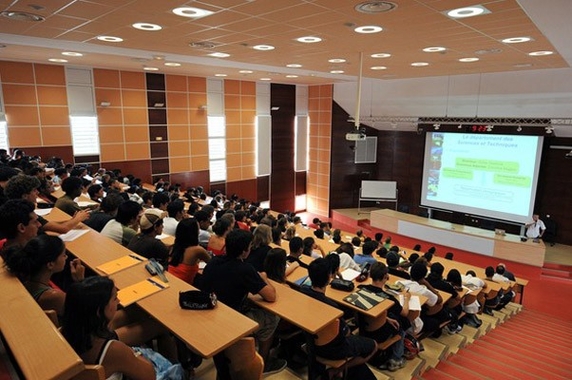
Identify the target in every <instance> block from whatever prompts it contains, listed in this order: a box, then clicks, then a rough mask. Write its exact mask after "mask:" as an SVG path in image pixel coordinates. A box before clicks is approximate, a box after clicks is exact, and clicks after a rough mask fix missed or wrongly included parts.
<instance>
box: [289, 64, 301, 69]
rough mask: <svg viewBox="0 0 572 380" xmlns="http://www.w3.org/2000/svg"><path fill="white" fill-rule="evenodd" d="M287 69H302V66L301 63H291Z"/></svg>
mask: <svg viewBox="0 0 572 380" xmlns="http://www.w3.org/2000/svg"><path fill="white" fill-rule="evenodd" d="M286 67H295V68H297V67H302V65H301V64H299V63H289V64H287V65H286Z"/></svg>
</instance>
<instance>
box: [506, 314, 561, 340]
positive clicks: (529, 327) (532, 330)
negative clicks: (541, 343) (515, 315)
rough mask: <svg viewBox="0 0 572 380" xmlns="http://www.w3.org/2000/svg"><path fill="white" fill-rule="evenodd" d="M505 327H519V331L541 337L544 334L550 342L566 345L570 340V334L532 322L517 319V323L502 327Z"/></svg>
mask: <svg viewBox="0 0 572 380" xmlns="http://www.w3.org/2000/svg"><path fill="white" fill-rule="evenodd" d="M504 326H506V327H515V328H517V327H520V329H521V330H525V331H527V332H528V333H529V334H531V335H534V336H538V337H542V336H546V334H548V335H550V336H551V340H553V341H558V342H561V343H562V344H568V343H569V342H570V340H572V332H567V331H562V330H563V329H562V328H558V327H548V326H546V325H539V324H538V323H534V322H532V321H527V320H522V319H519V320H518V321H516V320H515V321H508V322H506V324H505V325H504Z"/></svg>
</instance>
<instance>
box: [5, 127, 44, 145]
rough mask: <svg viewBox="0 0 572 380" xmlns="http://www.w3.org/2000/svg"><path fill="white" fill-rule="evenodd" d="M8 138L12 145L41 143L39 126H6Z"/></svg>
mask: <svg viewBox="0 0 572 380" xmlns="http://www.w3.org/2000/svg"><path fill="white" fill-rule="evenodd" d="M8 138H9V139H10V145H11V146H12V147H18V146H41V145H42V140H41V139H40V128H39V127H16V128H8Z"/></svg>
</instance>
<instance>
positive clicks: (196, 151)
mask: <svg viewBox="0 0 572 380" xmlns="http://www.w3.org/2000/svg"><path fill="white" fill-rule="evenodd" d="M208 154H209V143H208V141H207V140H203V141H191V156H208Z"/></svg>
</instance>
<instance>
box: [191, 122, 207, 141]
mask: <svg viewBox="0 0 572 380" xmlns="http://www.w3.org/2000/svg"><path fill="white" fill-rule="evenodd" d="M208 138H209V131H208V129H207V127H206V126H199V125H192V126H191V140H192V141H196V140H206V139H208Z"/></svg>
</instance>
